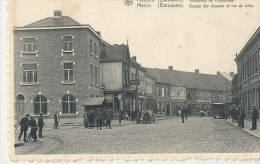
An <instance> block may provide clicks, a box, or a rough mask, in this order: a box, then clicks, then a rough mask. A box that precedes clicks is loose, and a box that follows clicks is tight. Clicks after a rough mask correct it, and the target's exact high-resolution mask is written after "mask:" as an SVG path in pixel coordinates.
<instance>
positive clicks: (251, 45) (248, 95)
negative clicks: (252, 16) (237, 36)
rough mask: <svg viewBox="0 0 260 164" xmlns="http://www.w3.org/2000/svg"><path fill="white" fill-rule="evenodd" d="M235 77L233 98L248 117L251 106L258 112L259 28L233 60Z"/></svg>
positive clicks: (259, 84) (259, 85) (259, 76)
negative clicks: (235, 66)
mask: <svg viewBox="0 0 260 164" xmlns="http://www.w3.org/2000/svg"><path fill="white" fill-rule="evenodd" d="M235 62H236V64H237V76H235V77H234V79H233V90H234V94H233V97H234V98H236V99H237V102H238V104H240V105H242V106H243V108H244V109H245V110H246V115H247V118H249V117H250V113H251V110H252V105H256V106H257V108H258V110H259V97H260V96H259V95H260V94H259V93H260V92H259V87H260V80H259V78H260V74H259V71H260V26H259V27H258V29H257V30H256V31H255V33H254V34H253V35H252V36H251V38H250V39H249V40H248V42H247V43H246V44H245V45H244V47H243V48H242V50H241V51H240V52H239V54H238V55H237V56H236V58H235Z"/></svg>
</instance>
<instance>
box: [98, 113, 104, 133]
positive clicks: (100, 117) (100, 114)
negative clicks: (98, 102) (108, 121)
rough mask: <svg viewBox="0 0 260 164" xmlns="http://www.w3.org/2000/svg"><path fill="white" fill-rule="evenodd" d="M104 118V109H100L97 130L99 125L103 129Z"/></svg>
mask: <svg viewBox="0 0 260 164" xmlns="http://www.w3.org/2000/svg"><path fill="white" fill-rule="evenodd" d="M102 119H103V116H102V111H101V109H99V110H98V112H97V130H98V127H99V128H100V130H102V124H103V121H102Z"/></svg>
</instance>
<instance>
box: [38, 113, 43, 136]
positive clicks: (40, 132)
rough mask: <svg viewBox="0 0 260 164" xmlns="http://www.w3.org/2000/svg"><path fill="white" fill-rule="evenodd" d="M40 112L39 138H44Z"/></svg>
mask: <svg viewBox="0 0 260 164" xmlns="http://www.w3.org/2000/svg"><path fill="white" fill-rule="evenodd" d="M42 115H43V114H42V113H41V114H40V117H39V118H38V127H39V138H44V137H43V136H42V130H43V126H44V121H43V118H42Z"/></svg>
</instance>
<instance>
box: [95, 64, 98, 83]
mask: <svg viewBox="0 0 260 164" xmlns="http://www.w3.org/2000/svg"><path fill="white" fill-rule="evenodd" d="M97 72H98V68H97V67H95V83H97V82H98V80H97V77H98V76H97Z"/></svg>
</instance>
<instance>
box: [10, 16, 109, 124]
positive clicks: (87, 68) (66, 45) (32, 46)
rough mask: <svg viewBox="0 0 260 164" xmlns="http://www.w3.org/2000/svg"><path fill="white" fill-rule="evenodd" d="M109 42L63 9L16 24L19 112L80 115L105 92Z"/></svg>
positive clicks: (15, 45)
mask: <svg viewBox="0 0 260 164" xmlns="http://www.w3.org/2000/svg"><path fill="white" fill-rule="evenodd" d="M101 45H108V44H107V43H106V42H105V41H104V40H103V39H102V38H101V36H100V33H99V32H97V31H95V30H94V29H93V28H92V27H91V26H90V25H82V24H80V23H78V22H76V21H75V20H73V19H71V18H70V17H67V16H62V14H61V11H54V16H53V17H48V18H45V19H42V20H40V21H37V22H34V23H32V24H29V25H26V26H23V27H15V29H14V95H15V106H16V110H15V111H16V113H17V117H18V119H19V117H20V116H21V115H23V114H24V113H28V114H31V115H34V116H38V115H39V114H40V113H43V114H44V116H46V117H49V116H50V117H52V116H53V114H54V112H55V111H59V112H60V114H61V116H62V117H77V116H78V115H80V117H82V114H83V112H84V107H83V106H82V105H86V104H84V102H86V101H87V100H88V99H90V98H91V99H92V100H93V101H95V98H96V97H103V96H104V94H103V86H102V81H101V80H100V78H99V77H100V75H99V72H100V67H99V58H100V49H101V48H100V47H101Z"/></svg>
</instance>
